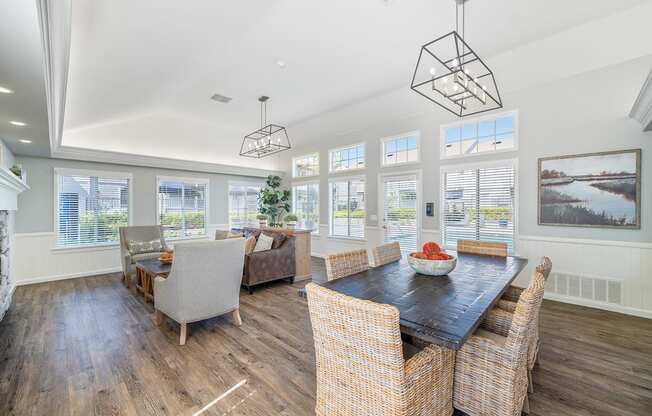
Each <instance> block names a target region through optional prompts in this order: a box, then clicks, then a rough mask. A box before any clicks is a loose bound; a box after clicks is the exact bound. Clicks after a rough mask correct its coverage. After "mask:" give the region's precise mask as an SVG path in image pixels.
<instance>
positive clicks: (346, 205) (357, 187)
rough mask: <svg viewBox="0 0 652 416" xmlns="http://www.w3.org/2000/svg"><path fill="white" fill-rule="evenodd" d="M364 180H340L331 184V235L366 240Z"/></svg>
mask: <svg viewBox="0 0 652 416" xmlns="http://www.w3.org/2000/svg"><path fill="white" fill-rule="evenodd" d="M365 216H366V212H365V184H364V179H361V178H360V179H340V180H333V181H332V182H331V183H330V233H331V235H332V236H334V237H345V238H359V239H362V238H364V235H365V234H364V228H365Z"/></svg>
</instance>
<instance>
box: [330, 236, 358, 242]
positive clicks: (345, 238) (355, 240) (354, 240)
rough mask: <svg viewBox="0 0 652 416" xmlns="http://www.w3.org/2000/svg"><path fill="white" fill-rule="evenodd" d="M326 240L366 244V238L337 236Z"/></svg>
mask: <svg viewBox="0 0 652 416" xmlns="http://www.w3.org/2000/svg"><path fill="white" fill-rule="evenodd" d="M328 239H329V240H342V241H352V242H359V243H366V242H367V239H366V238H358V237H344V236H337V235H329V236H328Z"/></svg>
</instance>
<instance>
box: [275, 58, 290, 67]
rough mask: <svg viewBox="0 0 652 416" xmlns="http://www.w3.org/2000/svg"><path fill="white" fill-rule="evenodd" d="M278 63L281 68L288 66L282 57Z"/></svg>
mask: <svg viewBox="0 0 652 416" xmlns="http://www.w3.org/2000/svg"><path fill="white" fill-rule="evenodd" d="M276 65H278V67H279V68H285V67H286V66H287V64H286V63H285V61H284V60H282V59H279V60H278V61H276Z"/></svg>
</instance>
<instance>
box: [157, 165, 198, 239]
mask: <svg viewBox="0 0 652 416" xmlns="http://www.w3.org/2000/svg"><path fill="white" fill-rule="evenodd" d="M207 188H208V179H178V178H164V177H159V178H158V221H159V224H161V225H162V226H163V235H164V236H165V237H166V238H172V239H174V238H192V237H204V236H206V212H207V201H208V196H207V193H208V190H207Z"/></svg>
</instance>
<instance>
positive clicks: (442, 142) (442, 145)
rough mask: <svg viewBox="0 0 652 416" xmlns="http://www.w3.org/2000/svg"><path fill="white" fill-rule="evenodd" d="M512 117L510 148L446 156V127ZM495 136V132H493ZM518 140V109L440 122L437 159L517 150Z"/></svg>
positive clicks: (470, 156)
mask: <svg viewBox="0 0 652 416" xmlns="http://www.w3.org/2000/svg"><path fill="white" fill-rule="evenodd" d="M505 117H512V118H513V119H514V133H513V134H514V147H512V148H511V149H501V150H494V151H492V152H482V153H471V154H468V155H454V156H446V129H450V128H453V127H461V126H462V125H463V124H470V123H476V124H477V123H480V122H482V121H487V120H495V119H499V118H505ZM494 136H495V133H494ZM518 142H519V120H518V110H510V111H503V112H500V113H491V114H486V115H482V116H479V117H474V118H469V119H463V120H458V121H454V122H452V123H447V124H442V125H440V126H439V160H455V159H471V158H475V157H481V156H487V155H496V154H501V153H512V152H516V151H518V144H519V143H518Z"/></svg>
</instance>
